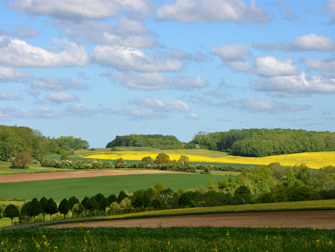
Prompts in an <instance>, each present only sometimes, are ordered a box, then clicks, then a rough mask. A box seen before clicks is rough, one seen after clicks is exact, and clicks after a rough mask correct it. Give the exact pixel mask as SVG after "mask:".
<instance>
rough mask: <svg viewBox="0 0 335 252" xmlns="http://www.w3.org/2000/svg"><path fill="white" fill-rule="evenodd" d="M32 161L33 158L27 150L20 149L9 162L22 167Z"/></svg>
mask: <svg viewBox="0 0 335 252" xmlns="http://www.w3.org/2000/svg"><path fill="white" fill-rule="evenodd" d="M32 161H33V158H32V157H31V155H30V154H29V152H27V151H22V152H20V153H19V154H17V155H16V157H15V158H14V160H13V161H12V162H11V165H12V166H20V167H22V168H23V169H24V168H25V166H26V165H27V164H30V163H31V162H32Z"/></svg>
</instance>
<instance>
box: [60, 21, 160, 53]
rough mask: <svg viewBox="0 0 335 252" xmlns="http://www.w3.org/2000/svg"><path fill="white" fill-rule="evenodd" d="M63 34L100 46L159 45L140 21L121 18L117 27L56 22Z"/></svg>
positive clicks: (141, 46)
mask: <svg viewBox="0 0 335 252" xmlns="http://www.w3.org/2000/svg"><path fill="white" fill-rule="evenodd" d="M54 25H56V26H60V31H61V33H63V34H65V35H68V36H69V37H70V38H72V39H73V40H75V41H77V42H78V43H79V42H88V43H93V44H100V45H119V46H124V47H134V48H154V47H156V46H158V45H159V42H158V41H157V39H153V38H151V35H152V34H153V33H152V32H150V31H149V30H148V29H147V28H146V27H145V26H144V25H143V24H142V23H141V22H140V21H137V20H130V19H126V18H121V19H120V21H119V23H118V24H117V25H111V24H106V23H101V24H98V23H96V22H95V21H89V20H84V21H81V22H77V21H69V20H67V21H64V20H56V21H54Z"/></svg>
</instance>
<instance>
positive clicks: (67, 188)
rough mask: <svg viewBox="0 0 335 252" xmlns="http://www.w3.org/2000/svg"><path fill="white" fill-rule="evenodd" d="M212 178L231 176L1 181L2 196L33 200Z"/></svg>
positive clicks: (191, 184)
mask: <svg viewBox="0 0 335 252" xmlns="http://www.w3.org/2000/svg"><path fill="white" fill-rule="evenodd" d="M209 179H213V180H214V181H215V183H217V181H218V180H219V179H221V180H222V179H228V177H224V176H215V175H199V174H148V175H123V176H103V177H91V178H73V179H56V180H43V181H25V182H12V183H0V192H1V195H2V196H1V197H2V198H5V199H9V198H14V197H16V198H25V199H27V200H31V199H32V198H34V197H37V198H41V197H43V196H44V197H46V198H49V197H52V198H53V199H54V200H55V201H58V202H60V201H61V200H62V199H63V198H69V197H72V196H76V197H77V198H79V199H82V198H84V197H85V196H89V197H91V196H94V195H95V194H97V193H102V194H104V195H106V196H108V195H110V194H112V193H113V194H118V193H119V192H120V191H121V190H123V189H124V188H125V189H127V190H128V191H129V192H133V191H136V190H139V189H146V188H148V187H150V186H154V185H155V184H156V183H157V182H163V184H164V185H165V186H166V187H167V188H168V187H170V188H171V189H172V190H179V189H180V188H181V187H182V188H183V189H189V188H197V187H206V184H207V182H208V180H209Z"/></svg>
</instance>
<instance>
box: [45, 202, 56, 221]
mask: <svg viewBox="0 0 335 252" xmlns="http://www.w3.org/2000/svg"><path fill="white" fill-rule="evenodd" d="M45 212H46V213H47V214H50V222H51V216H52V215H53V214H55V213H58V208H57V204H56V202H55V201H54V200H53V199H52V198H50V199H48V201H47V204H46V206H45Z"/></svg>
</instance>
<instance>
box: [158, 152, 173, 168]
mask: <svg viewBox="0 0 335 252" xmlns="http://www.w3.org/2000/svg"><path fill="white" fill-rule="evenodd" d="M170 163H171V160H170V157H169V155H167V154H165V153H159V154H158V155H157V157H156V158H155V161H154V164H157V165H163V164H167V165H168V164H170Z"/></svg>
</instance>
